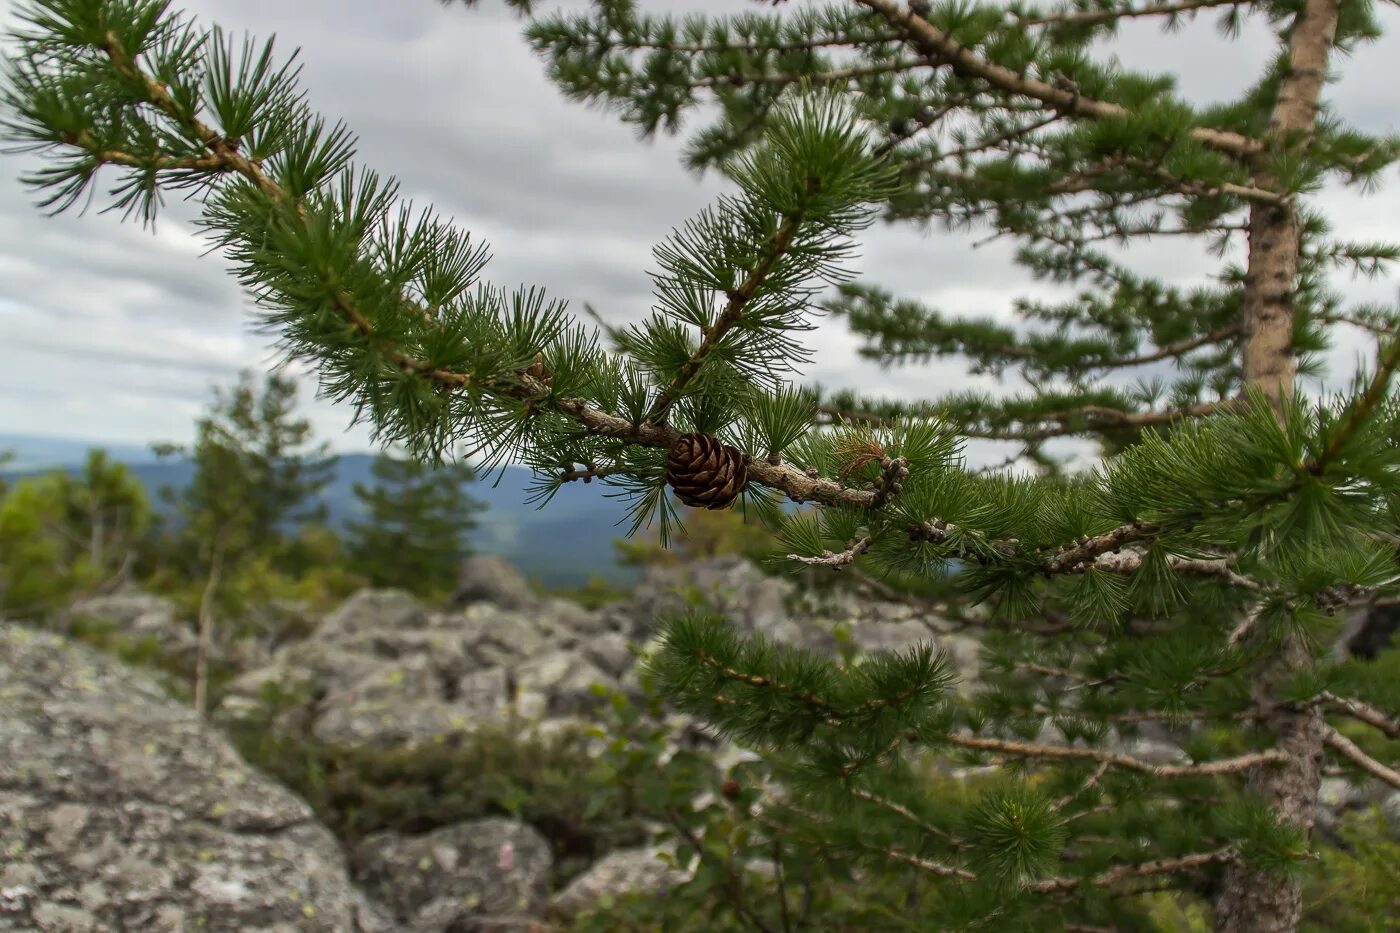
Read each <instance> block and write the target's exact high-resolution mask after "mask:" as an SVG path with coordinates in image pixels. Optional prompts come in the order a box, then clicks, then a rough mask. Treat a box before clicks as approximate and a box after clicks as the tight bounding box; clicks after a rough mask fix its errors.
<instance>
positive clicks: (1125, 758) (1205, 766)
mask: <svg viewBox="0 0 1400 933" xmlns="http://www.w3.org/2000/svg"><path fill="white" fill-rule="evenodd" d="M946 741H947V742H948V743H949V744H950V745H956V746H958V747H959V748H967V749H973V750H976V751H984V752H996V753H999V754H1003V755H1015V756H1017V757H1021V758H1048V759H1074V760H1079V761H1097V762H1101V763H1102V762H1108V763H1109V764H1110V765H1112V766H1113V767H1115V768H1123V769H1124V770H1127V771H1136V772H1138V773H1140V774H1147V775H1151V776H1152V777H1163V778H1170V777H1209V776H1212V775H1222V774H1238V773H1240V772H1243V771H1249V770H1251V769H1253V768H1257V767H1259V766H1260V765H1266V764H1272V763H1274V762H1276V761H1279V760H1280V759H1281V758H1282V757H1283V756H1282V754H1281V753H1279V752H1278V751H1267V752H1252V753H1250V754H1248V755H1240V756H1238V757H1235V758H1222V759H1220V760H1218V761H1206V762H1201V763H1199V764H1189V765H1155V764H1153V763H1152V762H1150V761H1144V760H1142V759H1141V758H1134V757H1132V756H1131V755H1121V754H1118V753H1116V752H1106V751H1102V750H1100V749H1096V748H1079V747H1076V746H1069V745H1038V744H1035V743H1031V742H1012V741H1007V740H1005V739H989V738H982V737H981V736H975V735H956V734H954V735H949V736H947V737H946Z"/></svg>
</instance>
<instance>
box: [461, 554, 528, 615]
mask: <svg viewBox="0 0 1400 933" xmlns="http://www.w3.org/2000/svg"><path fill="white" fill-rule="evenodd" d="M537 602H539V598H538V597H537V596H535V591H534V590H532V589H531V588H530V584H529V582H528V581H527V580H526V579H525V578H524V577H522V576H521V575H520V571H518V570H516V569H515V568H514V567H512V566H511V565H510V563H509V562H508V561H506V560H505V559H504V558H501V557H492V556H490V555H486V554H478V555H475V556H473V557H468V558H467V559H466V560H465V561H463V562H462V566H461V568H460V569H459V570H458V571H457V590H456V593H455V594H454V595H453V597H452V603H453V605H456V606H466V605H470V604H471V603H490V604H492V605H493V606H500V607H501V608H503V609H524V608H526V607H528V606H532V605H534V604H535V603H537Z"/></svg>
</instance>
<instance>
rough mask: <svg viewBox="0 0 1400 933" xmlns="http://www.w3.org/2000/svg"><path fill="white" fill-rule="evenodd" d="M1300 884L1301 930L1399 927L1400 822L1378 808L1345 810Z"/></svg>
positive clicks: (1353, 931)
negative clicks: (1332, 839)
mask: <svg viewBox="0 0 1400 933" xmlns="http://www.w3.org/2000/svg"><path fill="white" fill-rule="evenodd" d="M1337 836H1338V839H1337V841H1336V843H1335V845H1333V846H1329V847H1327V848H1326V849H1324V850H1323V853H1322V858H1320V859H1319V860H1318V861H1317V863H1316V864H1315V865H1314V866H1313V867H1312V869H1311V870H1310V871H1308V873H1307V875H1306V877H1305V880H1304V884H1303V905H1304V907H1303V921H1302V924H1301V925H1300V926H1299V929H1300V930H1302V931H1304V933H1323V931H1327V933H1382V931H1393V930H1395V929H1397V928H1400V887H1397V885H1396V884H1395V866H1396V865H1400V826H1397V825H1396V823H1395V822H1394V821H1393V817H1392V821H1391V822H1388V821H1387V819H1386V817H1385V816H1384V815H1383V814H1382V813H1381V812H1380V811H1379V810H1378V809H1372V810H1370V811H1365V812H1360V813H1349V814H1347V815H1346V816H1345V817H1344V818H1343V819H1342V824H1341V826H1340V827H1339V828H1338V830H1337Z"/></svg>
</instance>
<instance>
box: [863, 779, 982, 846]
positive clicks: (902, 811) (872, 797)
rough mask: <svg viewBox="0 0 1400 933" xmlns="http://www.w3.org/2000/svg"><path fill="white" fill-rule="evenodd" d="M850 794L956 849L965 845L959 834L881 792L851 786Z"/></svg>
mask: <svg viewBox="0 0 1400 933" xmlns="http://www.w3.org/2000/svg"><path fill="white" fill-rule="evenodd" d="M850 794H851V796H852V797H855V798H857V799H860V800H865V801H867V802H869V803H873V804H875V805H876V806H877V807H881V808H882V809H885V810H888V811H890V812H891V813H893V814H895V815H896V816H898V817H899V818H900V819H902V820H904V821H906V822H908V823H910V824H912V825H913V826H914V827H916V828H917V829H918V830H919V831H920V832H921V833H924V834H925V835H928V836H933V837H934V838H935V839H942V840H943V841H944V842H946V843H947V844H948V845H950V846H952V847H953V848H955V849H958V848H962V847H963V846H964V845H965V843H964V842H963V841H962V840H961V839H959V838H958V837H957V836H955V835H953V834H952V833H950V832H948V831H947V830H946V829H942V828H940V827H938V826H934V825H933V824H932V823H930V822H928V821H927V820H924V819H922V818H921V817H920V816H919V815H918V814H917V813H915V812H914V811H913V810H910V809H909V808H908V807H906V806H904V805H903V804H901V803H896V802H895V801H893V800H890V799H889V798H887V797H882V796H880V795H879V794H876V793H873V792H872V791H868V790H866V789H865V788H863V787H851V788H850Z"/></svg>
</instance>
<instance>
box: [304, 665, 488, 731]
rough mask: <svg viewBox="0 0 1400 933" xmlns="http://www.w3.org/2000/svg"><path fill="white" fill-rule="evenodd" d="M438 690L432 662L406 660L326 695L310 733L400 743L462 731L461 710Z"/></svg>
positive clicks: (440, 687) (464, 719)
mask: <svg viewBox="0 0 1400 933" xmlns="http://www.w3.org/2000/svg"><path fill="white" fill-rule="evenodd" d="M442 694H443V683H442V680H441V675H440V674H439V672H438V671H437V670H435V669H434V668H433V667H432V665H431V662H430V661H429V660H428V659H427V658H424V657H415V658H410V659H408V660H406V661H405V662H404V663H402V664H394V665H388V666H385V667H382V668H380V669H379V670H376V671H375V672H374V673H372V674H370V675H369V676H367V677H365V678H364V679H362V680H361V681H359V682H358V683H356V684H355V685H353V686H352V687H351V688H350V689H348V690H345V691H343V692H341V693H336V694H331V695H329V696H327V697H326V698H325V700H323V701H322V703H321V704H320V705H321V707H322V708H323V710H324V712H323V713H322V715H321V716H320V717H319V718H318V719H317V720H316V723H315V725H314V726H313V727H312V730H311V731H312V734H313V735H315V737H316V738H317V739H319V740H321V741H322V742H329V743H335V744H364V745H400V744H412V743H415V742H420V741H425V740H430V739H433V738H434V737H436V736H440V735H445V734H447V733H449V732H460V731H462V730H464V729H467V728H468V727H469V726H470V725H471V723H470V722H469V721H468V717H467V714H466V711H465V710H464V709H462V708H461V707H460V706H459V705H458V704H456V703H454V702H449V701H447V700H444V699H443V698H442Z"/></svg>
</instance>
